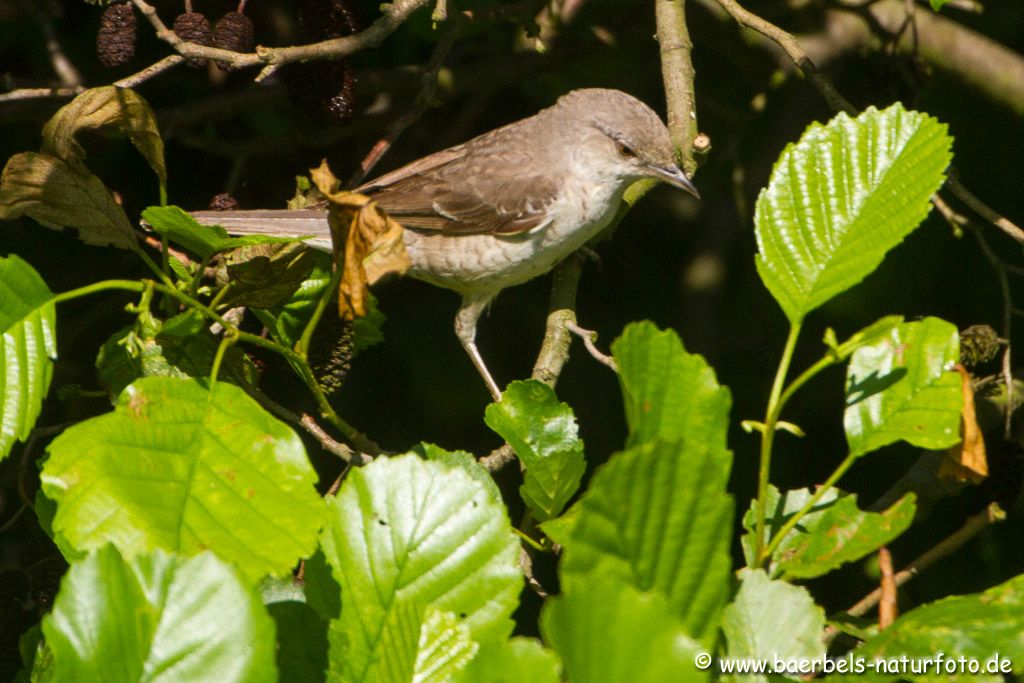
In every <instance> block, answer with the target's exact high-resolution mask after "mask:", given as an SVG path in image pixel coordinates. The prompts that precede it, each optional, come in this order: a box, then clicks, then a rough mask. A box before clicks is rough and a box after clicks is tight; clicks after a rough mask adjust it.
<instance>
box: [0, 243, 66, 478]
mask: <svg viewBox="0 0 1024 683" xmlns="http://www.w3.org/2000/svg"><path fill="white" fill-rule="evenodd" d="M0 330H3V345H2V346H0V361H2V362H0V400H2V404H0V460H2V459H3V458H5V457H7V454H8V453H10V452H11V448H13V447H14V443H15V441H24V440H25V439H27V438H28V437H29V434H31V433H32V427H33V426H35V423H36V418H38V417H39V412H40V411H41V410H42V408H43V399H44V398H46V393H47V392H48V391H49V389H50V379H51V377H52V376H53V361H54V359H55V358H56V357H57V329H56V311H55V309H54V305H53V292H51V291H50V289H49V287H47V286H46V283H45V282H43V279H42V278H41V277H39V273H37V272H36V271H35V270H34V269H33V268H32V266H30V265H29V264H27V263H25V262H24V261H22V260H21V259H20V258H18V257H17V256H14V255H12V256H9V257H8V258H2V257H0Z"/></svg>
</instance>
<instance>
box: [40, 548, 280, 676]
mask: <svg viewBox="0 0 1024 683" xmlns="http://www.w3.org/2000/svg"><path fill="white" fill-rule="evenodd" d="M43 633H44V634H45V636H46V642H47V644H48V645H49V647H50V648H51V649H52V650H53V678H54V680H57V681H104V683H118V682H119V681H124V682H125V683H129V682H130V683H136V682H137V681H143V680H144V681H167V682H168V683H170V682H171V681H173V682H174V683H185V682H188V681H196V682H199V681H219V682H222V683H229V682H230V681H239V682H245V683H255V682H258V681H276V680H277V675H276V670H275V668H274V624H273V622H272V621H271V619H270V617H269V616H267V613H266V611H265V610H264V609H263V605H262V604H261V603H260V600H259V596H257V595H256V594H255V592H254V591H252V590H251V589H249V588H247V587H246V586H245V585H243V583H242V582H241V581H240V580H239V578H238V575H237V574H236V572H235V571H234V570H232V569H231V567H230V566H228V565H226V564H224V563H223V562H221V561H220V560H218V559H217V558H216V557H215V556H214V555H213V554H211V553H202V554H200V555H197V556H195V557H192V558H188V559H185V558H181V557H177V556H175V555H169V554H166V553H163V552H161V551H154V552H152V553H147V554H144V555H139V556H136V557H135V558H134V559H132V560H130V561H128V560H124V559H122V558H121V556H120V555H119V554H118V552H117V551H116V550H115V549H114V548H112V547H110V546H107V547H105V548H103V549H101V550H99V551H97V552H95V553H92V554H91V555H90V556H89V557H88V558H87V559H85V560H83V561H82V562H77V563H75V564H74V565H72V566H71V569H70V570H69V571H68V574H67V575H66V576H65V577H64V580H63V581H62V582H61V588H60V592H59V593H58V594H57V599H56V601H55V602H54V605H53V612H52V613H50V614H49V615H47V616H46V617H45V618H44V620H43Z"/></svg>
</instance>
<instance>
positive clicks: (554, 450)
mask: <svg viewBox="0 0 1024 683" xmlns="http://www.w3.org/2000/svg"><path fill="white" fill-rule="evenodd" d="M484 422H486V423H487V426H488V427H490V428H491V429H493V430H494V431H495V432H497V433H498V435H500V436H501V438H503V439H505V441H507V442H508V443H509V445H511V446H512V449H513V450H514V451H515V452H516V455H517V456H518V457H519V460H520V461H521V462H522V463H523V466H524V467H525V468H526V474H525V476H524V478H523V485H522V486H521V487H520V488H519V493H520V495H522V497H523V500H524V501H525V502H526V505H527V507H529V508H530V512H531V513H533V516H534V517H535V518H536V519H537V520H539V521H541V522H543V521H545V520H548V519H551V518H553V517H557V516H558V514H559V513H560V512H561V511H562V508H564V507H565V504H566V503H567V502H569V499H570V498H571V497H572V495H573V494H574V493H576V489H578V488H579V486H580V480H581V479H582V478H583V470H585V469H586V466H587V463H586V461H585V460H584V458H583V441H581V440H580V437H579V433H578V432H579V429H578V427H577V425H576V416H575V415H573V412H572V408H570V407H569V406H568V405H567V404H565V403H562V402H560V401H559V400H558V397H557V396H555V390H554V389H552V388H551V387H549V386H548V385H547V384H544V383H543V382H538V381H537V380H528V381H525V382H512V384H510V385H508V388H507V389H505V391H504V392H503V393H502V395H501V401H499V402H498V403H492V404H490V405H489V406H487V411H486V412H485V414H484Z"/></svg>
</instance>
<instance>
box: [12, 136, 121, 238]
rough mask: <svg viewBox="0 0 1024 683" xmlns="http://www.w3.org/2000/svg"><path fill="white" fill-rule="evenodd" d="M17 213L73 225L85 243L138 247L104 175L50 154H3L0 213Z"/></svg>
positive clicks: (55, 224)
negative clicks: (4, 159) (107, 186)
mask: <svg viewBox="0 0 1024 683" xmlns="http://www.w3.org/2000/svg"><path fill="white" fill-rule="evenodd" d="M21 216H28V217H29V218H31V219H33V220H35V221H38V222H39V223H41V224H43V225H45V226H46V227H48V228H63V227H65V226H67V227H71V228H77V229H78V235H79V237H80V238H81V240H82V241H83V242H85V243H86V244H96V245H99V246H106V245H108V244H109V245H112V246H115V247H120V248H121V249H136V248H137V244H136V241H137V240H136V238H135V233H134V231H133V230H132V226H131V223H129V222H128V216H126V215H125V213H124V209H122V208H121V207H120V206H119V205H118V203H117V202H115V201H114V197H113V195H111V194H110V190H108V189H107V188H106V187H105V186H104V185H103V181H101V180H100V179H99V178H97V177H96V176H94V175H92V174H91V173H89V172H88V171H78V170H75V169H74V168H72V167H71V166H69V165H68V164H67V163H66V162H64V161H61V160H60V159H58V158H57V157H55V156H51V155H49V154H39V153H36V152H22V153H21V154H15V155H14V156H12V157H11V158H10V159H8V160H7V165H6V166H5V167H4V171H3V176H2V177H0V219H14V218H20V217H21Z"/></svg>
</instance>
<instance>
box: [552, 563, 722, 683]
mask: <svg viewBox="0 0 1024 683" xmlns="http://www.w3.org/2000/svg"><path fill="white" fill-rule="evenodd" d="M562 588H563V592H562V594H561V595H559V596H558V597H555V598H549V599H548V600H547V601H546V602H545V604H544V608H543V610H542V611H541V619H540V631H541V634H542V635H543V636H544V640H545V641H547V642H548V643H550V644H551V646H552V647H553V648H554V649H555V651H556V652H557V653H558V654H559V656H560V657H561V658H562V665H563V666H564V667H565V674H566V676H567V678H568V680H570V681H572V683H619V682H620V681H621V682H622V683H635V682H637V681H652V682H654V681H673V682H679V683H685V682H689V681H693V682H697V681H707V680H709V677H710V672H709V671H701V670H699V669H698V668H697V667H696V666H694V658H695V656H696V655H697V654H698V653H700V652H702V651H703V650H704V648H703V647H702V646H701V645H700V644H699V643H697V642H696V641H695V640H693V639H692V638H691V637H690V636H689V635H688V633H687V629H686V628H685V627H684V625H683V623H682V622H681V621H680V619H679V617H678V616H677V615H676V614H675V612H676V610H675V608H674V607H673V606H672V605H670V604H669V602H668V601H667V600H666V599H665V597H664V596H663V595H662V594H660V593H658V592H657V591H649V592H646V593H645V592H641V591H638V590H636V589H635V588H634V587H632V586H630V585H629V584H628V583H625V582H619V581H615V580H614V579H612V578H610V577H601V576H597V575H592V576H590V577H587V578H585V579H575V580H570V581H568V582H566V583H563V586H562Z"/></svg>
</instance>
